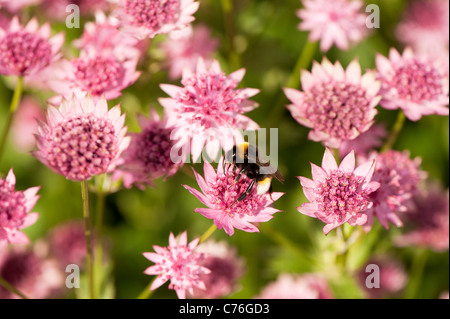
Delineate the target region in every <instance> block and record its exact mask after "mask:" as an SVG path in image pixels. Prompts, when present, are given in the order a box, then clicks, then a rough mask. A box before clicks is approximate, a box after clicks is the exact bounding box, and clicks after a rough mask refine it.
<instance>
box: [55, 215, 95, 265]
mask: <svg viewBox="0 0 450 319" xmlns="http://www.w3.org/2000/svg"><path fill="white" fill-rule="evenodd" d="M48 244H49V252H50V254H51V256H52V257H53V258H55V259H56V260H57V262H58V263H59V264H60V265H61V266H62V267H64V269H65V267H66V266H67V265H69V264H76V265H79V266H81V265H82V264H83V261H84V259H85V258H86V239H85V236H84V226H83V223H81V222H79V221H75V220H73V221H67V222H64V223H62V224H59V225H58V226H56V227H55V228H53V229H52V230H51V232H50V234H49V237H48Z"/></svg>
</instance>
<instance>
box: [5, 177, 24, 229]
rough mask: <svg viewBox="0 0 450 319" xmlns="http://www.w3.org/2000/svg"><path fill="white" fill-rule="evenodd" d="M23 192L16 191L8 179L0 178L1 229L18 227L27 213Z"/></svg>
mask: <svg viewBox="0 0 450 319" xmlns="http://www.w3.org/2000/svg"><path fill="white" fill-rule="evenodd" d="M25 203H26V198H25V195H24V194H23V192H20V191H17V192H16V191H14V187H13V186H12V185H11V184H9V183H8V182H7V181H6V180H3V179H0V229H1V228H12V229H18V228H20V226H22V224H23V222H24V218H25V217H26V215H27V210H26V206H25Z"/></svg>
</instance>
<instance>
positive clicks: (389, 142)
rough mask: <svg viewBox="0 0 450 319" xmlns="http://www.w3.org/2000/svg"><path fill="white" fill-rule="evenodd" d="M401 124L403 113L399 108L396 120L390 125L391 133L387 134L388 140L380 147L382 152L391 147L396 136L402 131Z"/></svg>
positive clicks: (403, 118)
mask: <svg viewBox="0 0 450 319" xmlns="http://www.w3.org/2000/svg"><path fill="white" fill-rule="evenodd" d="M403 124H405V113H403V111H402V110H399V111H398V114H397V120H396V121H395V124H394V126H393V127H392V131H391V135H389V138H388V140H387V141H386V143H385V144H384V145H383V147H382V148H381V151H382V152H384V151H388V150H390V149H392V147H393V146H394V144H395V142H396V141H397V139H398V136H399V135H400V132H401V131H402V128H403Z"/></svg>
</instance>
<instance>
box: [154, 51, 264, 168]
mask: <svg viewBox="0 0 450 319" xmlns="http://www.w3.org/2000/svg"><path fill="white" fill-rule="evenodd" d="M244 74H245V70H244V69H240V70H238V71H235V72H233V73H231V74H230V75H228V76H226V75H225V73H224V72H222V70H221V68H220V65H219V62H218V61H213V62H212V65H211V67H210V69H209V70H208V69H206V67H205V63H204V61H203V59H201V58H199V60H198V63H197V68H196V72H195V73H191V72H190V71H189V70H187V69H185V72H184V74H183V79H182V81H181V83H182V84H183V86H184V87H182V88H181V87H178V86H175V85H170V84H162V85H161V89H162V90H163V91H164V92H166V93H167V94H169V95H170V98H161V99H159V101H160V103H161V105H162V106H163V107H164V108H165V112H166V114H167V116H168V118H167V119H168V124H169V125H173V126H175V132H174V136H176V137H177V138H181V139H182V141H183V142H184V143H189V145H190V146H191V153H192V159H193V161H197V159H198V158H199V156H200V154H201V152H202V150H203V147H204V146H205V144H206V151H207V153H208V156H210V158H212V159H215V158H217V155H218V154H219V150H220V146H222V148H223V149H224V150H228V149H230V148H231V147H232V146H233V145H235V144H238V143H241V142H243V141H244V139H243V136H242V132H241V130H255V129H257V128H258V125H257V124H256V123H255V122H253V121H252V120H251V119H250V118H248V117H246V116H244V115H242V114H243V113H246V112H249V111H251V110H253V109H254V108H255V107H256V106H257V103H255V102H253V101H250V100H248V98H250V97H252V96H254V95H256V94H257V93H258V92H259V90H257V89H249V88H244V89H237V86H238V84H239V82H240V81H241V80H242V78H243V77H244Z"/></svg>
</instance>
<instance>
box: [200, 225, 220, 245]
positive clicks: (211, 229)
mask: <svg viewBox="0 0 450 319" xmlns="http://www.w3.org/2000/svg"><path fill="white" fill-rule="evenodd" d="M216 229H217V226H216V225H215V224H212V225H211V227H209V228H208V229H207V230H206V231H205V233H204V234H203V235H202V237H200V241H199V242H198V243H199V244H201V243H203V242H204V241H205V240H207V239H208V238H209V236H211V235H212V233H214V232H215V231H216Z"/></svg>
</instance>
